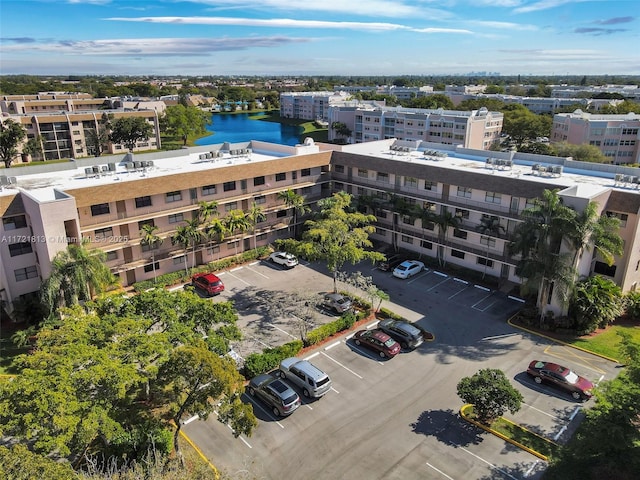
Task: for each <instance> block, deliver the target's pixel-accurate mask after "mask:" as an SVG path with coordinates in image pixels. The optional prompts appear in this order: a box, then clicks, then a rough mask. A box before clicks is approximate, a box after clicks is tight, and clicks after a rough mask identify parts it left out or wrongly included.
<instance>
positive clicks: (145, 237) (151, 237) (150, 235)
mask: <svg viewBox="0 0 640 480" xmlns="http://www.w3.org/2000/svg"><path fill="white" fill-rule="evenodd" d="M158 230H159V227H158V226H156V225H153V224H151V223H145V224H144V225H143V226H142V228H141V229H140V244H141V245H146V246H148V247H149V249H150V250H151V264H152V266H153V282H154V283H155V282H156V252H155V250H156V248H157V247H159V246H160V244H161V243H162V239H161V238H160V237H159V236H158V235H156V232H157V231H158Z"/></svg>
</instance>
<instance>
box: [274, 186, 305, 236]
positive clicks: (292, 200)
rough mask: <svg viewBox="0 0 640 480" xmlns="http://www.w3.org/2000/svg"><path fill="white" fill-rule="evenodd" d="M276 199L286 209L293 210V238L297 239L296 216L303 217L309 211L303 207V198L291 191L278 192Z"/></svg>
mask: <svg viewBox="0 0 640 480" xmlns="http://www.w3.org/2000/svg"><path fill="white" fill-rule="evenodd" d="M278 199H279V200H282V201H283V202H284V204H285V205H286V206H287V208H293V237H294V238H297V237H298V214H300V215H304V214H306V213H309V212H310V211H311V209H310V208H309V207H308V206H307V205H305V203H304V197H303V196H302V195H300V194H298V193H296V192H294V191H293V190H291V189H289V190H285V191H283V192H278Z"/></svg>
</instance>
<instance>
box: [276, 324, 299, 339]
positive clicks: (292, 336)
mask: <svg viewBox="0 0 640 480" xmlns="http://www.w3.org/2000/svg"><path fill="white" fill-rule="evenodd" d="M272 327H273V328H275V329H276V330H280V331H281V332H282V333H284V334H285V335H289V336H290V337H291V338H298V337H296V336H295V335H291V334H290V333H289V332H285V331H284V330H283V329H281V328H279V327H276V326H275V325H272Z"/></svg>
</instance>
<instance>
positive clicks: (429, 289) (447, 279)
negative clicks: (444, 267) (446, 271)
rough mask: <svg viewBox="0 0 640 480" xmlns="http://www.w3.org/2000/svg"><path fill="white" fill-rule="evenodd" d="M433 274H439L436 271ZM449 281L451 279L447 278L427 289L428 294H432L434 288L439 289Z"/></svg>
mask: <svg viewBox="0 0 640 480" xmlns="http://www.w3.org/2000/svg"><path fill="white" fill-rule="evenodd" d="M433 273H438V272H435V271H434V272H433ZM448 281H449V277H447V278H445V279H444V280H442V281H441V282H438V283H436V284H435V285H434V286H433V287H431V288H428V289H427V292H430V291H431V290H433V289H434V288H436V287H438V286H440V285H442V284H443V283H444V282H448Z"/></svg>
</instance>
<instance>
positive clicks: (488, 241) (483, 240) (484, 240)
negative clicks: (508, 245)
mask: <svg viewBox="0 0 640 480" xmlns="http://www.w3.org/2000/svg"><path fill="white" fill-rule="evenodd" d="M480 245H485V246H486V247H489V248H495V246H496V239H495V238H491V237H485V236H484V235H483V236H481V237H480Z"/></svg>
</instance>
